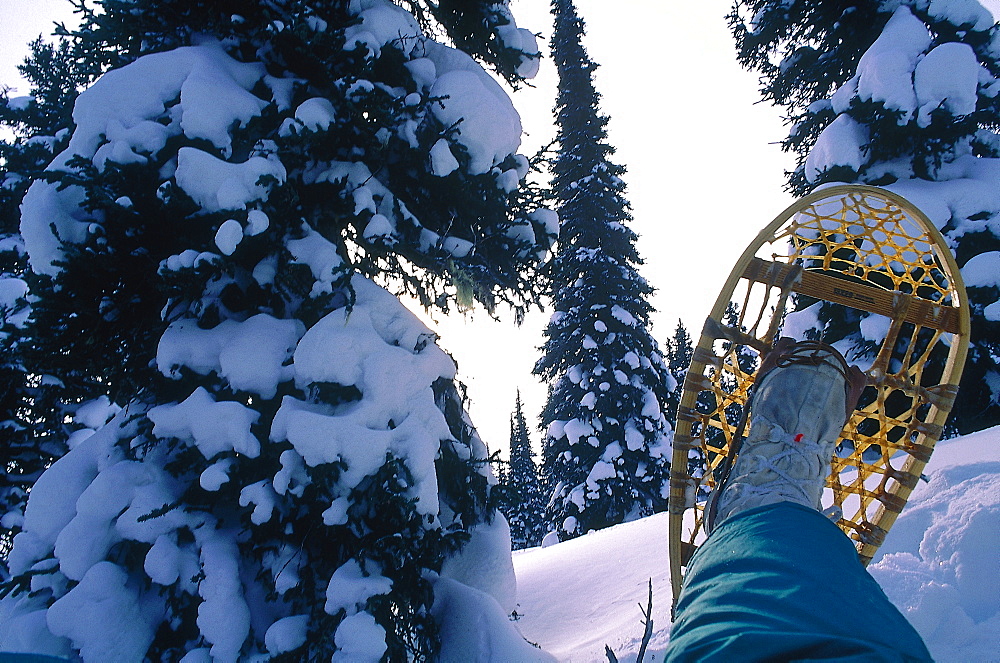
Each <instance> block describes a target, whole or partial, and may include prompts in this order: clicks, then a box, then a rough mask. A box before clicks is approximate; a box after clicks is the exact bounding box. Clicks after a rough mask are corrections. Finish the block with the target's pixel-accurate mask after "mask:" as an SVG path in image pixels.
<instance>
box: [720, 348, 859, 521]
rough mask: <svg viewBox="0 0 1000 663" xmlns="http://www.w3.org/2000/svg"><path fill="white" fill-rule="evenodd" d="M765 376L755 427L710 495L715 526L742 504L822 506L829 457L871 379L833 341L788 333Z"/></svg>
mask: <svg viewBox="0 0 1000 663" xmlns="http://www.w3.org/2000/svg"><path fill="white" fill-rule="evenodd" d="M760 375H761V376H762V377H760V378H759V379H758V382H757V384H756V385H755V387H754V391H753V394H752V396H751V397H750V402H749V403H748V404H747V407H748V409H749V421H750V431H749V434H747V435H746V437H745V439H743V440H742V442H740V441H737V443H736V444H734V445H733V450H732V451H731V452H730V457H729V458H727V460H726V462H725V463H724V465H723V470H722V477H721V478H720V479H719V480H718V481H717V487H716V489H715V490H714V491H713V492H712V494H711V495H710V496H709V500H708V505H707V506H706V509H705V513H706V517H705V526H706V531H707V532H709V533H711V531H712V530H713V529H714V528H715V527H716V526H717V525H718V524H719V523H722V522H723V521H724V520H726V519H727V518H730V517H732V516H733V515H735V514H737V513H739V512H740V511H744V510H746V509H752V508H754V507H758V506H764V505H767V504H775V503H777V502H794V503H796V504H802V505H804V506H808V507H812V508H814V509H817V510H819V509H821V505H820V498H821V497H822V494H823V485H824V480H825V479H826V476H827V474H829V472H830V458H831V456H832V455H833V451H834V448H835V447H836V445H837V440H838V439H839V437H840V431H841V430H843V428H844V424H845V423H846V422H847V419H848V417H849V415H850V412H851V411H853V410H854V407H855V405H856V404H857V401H858V397H859V396H860V394H861V390H862V389H863V388H864V384H865V376H864V374H863V373H862V372H861V371H860V370H858V369H857V368H856V367H853V366H848V364H847V362H846V361H845V360H844V358H843V356H841V354H840V353H839V352H837V350H835V349H834V348H833V347H831V346H829V345H826V344H823V343H816V342H813V341H799V342H796V341H794V340H792V339H788V338H782V339H781V340H779V341H778V343H777V344H776V345H775V347H774V349H773V350H772V351H771V352H770V353H769V354H768V355H767V357H765V359H764V361H763V363H762V365H761V369H760ZM734 454H735V462H733V458H734Z"/></svg>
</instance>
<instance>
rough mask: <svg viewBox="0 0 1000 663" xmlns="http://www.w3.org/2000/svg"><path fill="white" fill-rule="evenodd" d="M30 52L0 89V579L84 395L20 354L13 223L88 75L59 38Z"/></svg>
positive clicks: (21, 268) (65, 133)
mask: <svg viewBox="0 0 1000 663" xmlns="http://www.w3.org/2000/svg"><path fill="white" fill-rule="evenodd" d="M30 49H31V52H30V55H29V56H28V58H27V59H26V60H25V62H24V63H23V64H22V65H20V66H19V69H20V72H21V74H22V75H23V76H24V78H25V79H26V80H27V81H28V83H29V85H30V94H29V95H25V96H17V97H14V96H12V94H11V91H10V90H9V89H4V90H3V91H2V92H0V126H2V127H3V128H4V129H5V130H6V133H7V134H8V137H7V138H4V139H0V440H2V444H0V577H3V576H4V575H5V568H6V553H7V552H8V551H9V544H10V539H11V537H12V536H13V535H15V534H16V533H17V532H18V531H19V530H20V527H21V522H22V519H23V512H24V504H25V501H26V499H27V490H28V488H29V487H30V486H31V484H32V483H34V481H35V480H36V479H37V478H38V476H39V474H40V473H41V472H42V470H44V469H45V467H47V466H48V465H50V464H51V463H52V462H53V461H54V460H55V459H56V458H59V457H60V456H61V455H62V454H63V453H65V451H66V449H67V441H68V438H69V435H70V433H71V431H72V430H73V429H74V428H77V427H79V426H80V422H79V421H76V422H72V421H71V420H72V419H76V417H75V416H74V411H75V410H78V409H79V407H80V404H81V403H82V402H84V401H85V400H86V399H87V397H88V395H89V393H84V392H82V391H81V390H79V389H74V388H73V387H74V386H79V385H74V384H73V383H74V380H73V378H72V376H71V375H66V374H64V373H62V372H61V371H60V373H61V374H62V375H64V378H62V379H55V378H54V377H53V376H52V375H51V374H46V373H45V371H44V370H42V369H40V367H38V366H36V365H35V362H34V361H33V360H32V356H31V353H30V352H28V351H27V350H28V348H27V347H26V346H27V344H26V343H25V342H24V341H25V340H26V338H27V332H26V330H25V325H26V324H27V322H28V318H29V312H30V309H29V305H28V287H29V282H33V281H35V279H34V278H33V275H32V274H31V273H30V271H29V270H28V264H27V263H28V260H27V254H26V252H25V249H24V242H23V241H22V239H21V236H20V232H19V225H20V204H21V199H22V198H23V197H24V194H25V192H26V191H27V188H28V186H29V185H30V183H31V182H32V181H33V180H34V179H35V178H37V177H38V176H39V174H40V173H41V172H42V171H43V170H44V169H45V167H46V166H47V165H48V164H49V162H51V161H52V158H53V157H54V156H55V154H56V153H57V152H59V151H61V150H62V149H63V148H65V146H66V142H67V140H68V139H69V128H70V127H71V124H72V119H71V117H70V110H71V109H72V104H73V100H74V99H75V98H76V95H77V93H78V92H79V87H80V86H82V85H83V84H85V83H86V82H88V81H89V80H92V75H91V74H89V73H88V72H87V70H86V68H85V67H83V66H82V65H81V63H79V62H78V60H77V59H76V57H75V54H74V53H73V52H72V49H71V48H70V44H69V43H68V42H67V41H65V40H62V41H57V42H56V43H47V42H44V41H43V40H42V39H41V38H39V39H38V40H36V41H34V42H32V43H31V45H30ZM85 391H86V390H85ZM71 392H72V393H71ZM101 393H103V392H102V391H101V390H100V389H96V390H94V394H95V395H100V394H101ZM90 409H91V410H92V409H93V408H90ZM88 414H90V415H91V416H90V417H89V418H88V416H87V415H88ZM93 414H94V413H93V412H89V413H88V412H87V411H84V412H83V413H82V414H81V416H80V417H79V419H81V420H82V419H88V421H91V420H93V419H94V416H93ZM91 422H92V421H91ZM100 423H103V421H102V422H100Z"/></svg>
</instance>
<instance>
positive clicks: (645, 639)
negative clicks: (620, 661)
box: [635, 578, 653, 663]
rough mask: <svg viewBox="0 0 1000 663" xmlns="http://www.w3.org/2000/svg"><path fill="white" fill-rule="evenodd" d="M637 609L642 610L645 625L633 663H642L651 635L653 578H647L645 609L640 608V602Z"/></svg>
mask: <svg viewBox="0 0 1000 663" xmlns="http://www.w3.org/2000/svg"><path fill="white" fill-rule="evenodd" d="M639 611H640V612H642V616H643V617H645V620H644V621H643V622H642V624H643V626H645V627H646V628H645V630H644V631H643V632H642V645H640V646H639V655H638V656H637V657H636V659H635V663H642V659H643V657H644V656H645V655H646V647H648V646H649V640H650V638H652V637H653V579H652V578H650V579H649V602H648V603H647V605H646V609H645V610H643V609H642V604H641V603H640V604H639Z"/></svg>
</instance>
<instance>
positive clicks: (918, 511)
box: [514, 427, 1000, 663]
mask: <svg viewBox="0 0 1000 663" xmlns="http://www.w3.org/2000/svg"><path fill="white" fill-rule="evenodd" d="M924 474H925V475H926V476H927V477H928V479H929V481H928V482H926V483H923V482H922V483H921V484H920V485H919V486H918V487H917V488H916V489H915V490H914V493H913V495H912V497H911V498H910V501H909V504H908V505H907V507H906V509H905V510H904V511H903V514H902V515H901V516H900V517H899V519H898V520H897V521H896V524H895V526H894V527H893V529H892V530H891V531H890V533H889V536H888V538H887V540H886V542H885V544H884V545H883V546H882V548H881V550H880V551H879V555H878V556H877V557H876V559H875V560H874V562H873V563H872V565H871V566H870V567H869V570H870V571H871V573H872V575H873V576H874V577H875V579H876V580H878V582H879V583H880V584H881V585H882V588H883V589H884V590H885V592H886V594H887V595H888V596H889V598H890V599H892V601H893V602H894V603H895V604H896V605H897V606H898V607H899V608H900V609H901V610H902V611H903V613H904V614H906V616H907V617H908V618H909V620H910V621H911V622H912V623H913V625H914V626H915V627H916V628H917V630H918V631H919V632H920V634H921V635H922V636H923V637H924V640H925V641H926V643H927V646H928V648H929V649H930V651H931V654H932V655H933V656H934V658H935V659H936V660H938V661H942V662H947V661H956V662H957V661H988V660H996V659H997V658H998V657H1000V427H997V428H991V429H989V430H985V431H981V432H979V433H975V434H972V435H967V436H965V437H960V438H955V439H952V440H946V441H943V442H940V443H938V446H937V449H936V450H935V452H934V456H933V457H932V459H931V462H930V463H929V464H928V466H927V469H926V470H925V472H924ZM666 531H667V516H666V514H659V515H656V516H652V517H650V518H645V519H642V520H638V521H635V522H631V523H626V524H624V525H619V526H617V527H612V528H609V529H606V530H603V531H600V532H595V533H592V534H588V535H586V536H583V537H580V538H578V539H575V540H572V541H567V542H565V543H559V544H557V545H554V546H549V547H548V548H532V549H530V550H525V551H520V552H516V553H515V554H514V568H515V571H516V573H517V580H518V608H517V610H518V613H519V614H520V619H519V621H518V627H519V628H520V630H521V632H522V633H523V634H524V636H525V637H526V638H527V639H528V640H529V641H531V642H533V643H536V644H538V645H539V646H540V647H542V648H543V649H545V650H546V651H548V652H550V653H552V654H554V655H555V656H557V657H558V658H559V660H561V661H565V662H567V663H589V662H591V661H593V662H597V661H607V657H606V655H605V653H604V647H605V645H609V646H610V647H611V649H612V650H614V652H615V654H616V656H617V657H618V659H619V660H620V661H622V662H623V663H624V662H626V661H635V657H636V654H637V652H638V649H639V644H640V640H641V636H642V630H643V627H642V623H641V620H642V613H641V612H640V609H639V604H640V603H641V604H642V605H643V606H645V605H646V599H647V593H648V583H649V580H650V578H651V579H652V581H653V623H654V629H655V635H654V636H653V639H652V641H651V644H650V647H649V651H648V653H647V654H648V655H647V657H646V659H645V660H646V661H660V660H662V653H663V650H664V648H665V646H666V642H667V640H668V639H669V630H670V617H669V606H670V574H669V570H668V563H667V536H666Z"/></svg>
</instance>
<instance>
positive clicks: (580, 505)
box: [535, 0, 669, 538]
mask: <svg viewBox="0 0 1000 663" xmlns="http://www.w3.org/2000/svg"><path fill="white" fill-rule="evenodd" d="M552 6H553V9H554V12H555V16H556V21H555V32H554V33H553V38H552V53H553V58H554V60H555V63H556V67H557V71H558V73H559V93H558V99H557V103H556V112H557V121H558V142H559V149H558V156H557V157H556V159H555V162H554V165H553V188H554V190H555V194H556V197H557V200H558V204H559V216H560V241H559V248H558V252H557V254H556V256H555V257H554V259H553V260H552V262H551V264H550V265H548V268H549V273H550V275H551V278H552V281H553V291H552V300H553V308H554V309H555V313H554V314H553V316H552V319H551V321H550V322H549V325H548V327H547V328H546V330H545V336H546V341H545V344H544V346H543V348H542V351H543V355H542V357H541V358H540V359H539V360H538V362H537V364H536V365H535V373H536V374H537V375H540V376H541V377H542V378H544V379H545V380H547V381H548V382H549V396H548V400H547V403H546V405H545V409H544V410H543V412H542V415H541V425H542V429H543V430H544V431H545V432H546V439H545V442H544V447H543V468H544V470H543V472H544V475H545V479H546V482H547V486H548V488H549V489H550V490H551V491H552V497H551V499H550V500H549V506H548V510H547V513H546V518H547V519H548V521H549V523H550V528H551V529H554V530H557V531H559V533H560V536H561V537H563V538H567V537H573V536H578V535H580V534H583V533H585V532H587V531H589V530H592V529H600V528H602V527H607V526H609V525H613V524H616V523H620V522H623V521H626V520H630V519H634V518H638V517H640V516H643V515H648V514H650V513H653V512H655V511H659V510H662V509H663V508H665V505H666V495H667V490H666V482H667V467H668V458H667V451H668V450H667V446H668V445H667V436H668V433H669V424H667V422H666V420H665V419H664V414H663V410H662V408H663V407H664V404H665V402H666V399H667V393H668V391H669V390H668V388H667V379H668V378H667V366H666V364H665V362H664V361H663V357H662V356H661V354H660V351H659V348H658V347H657V344H656V341H655V340H654V339H653V338H652V336H651V335H650V334H649V331H648V327H649V316H650V313H651V312H652V307H651V306H650V304H649V301H648V298H649V297H650V296H651V294H652V292H653V289H652V287H651V286H650V285H649V284H648V283H647V282H646V281H645V279H643V278H642V277H641V276H640V275H639V274H638V272H637V267H638V265H640V264H641V262H642V261H641V259H640V258H639V255H638V253H637V252H636V250H635V239H636V235H635V233H634V232H633V231H632V230H630V229H629V228H628V225H627V224H628V222H629V221H630V220H631V214H630V206H629V203H628V201H627V200H626V198H625V196H624V190H625V184H624V182H623V181H622V180H621V176H622V175H623V173H624V169H623V168H622V167H621V166H619V165H616V164H614V163H613V162H612V161H611V160H610V159H611V157H612V155H613V153H614V149H613V148H612V147H611V146H610V145H609V144H608V142H607V129H606V125H607V118H606V117H604V116H602V115H601V114H600V113H599V111H598V100H599V95H598V93H597V90H596V89H595V88H594V83H593V71H594V68H595V66H596V65H595V64H594V63H593V61H592V60H591V59H590V57H589V56H588V55H587V53H586V51H585V50H584V48H583V45H582V43H581V38H582V37H583V34H584V27H583V22H582V21H581V20H580V18H579V17H578V16H577V12H576V8H575V7H574V5H573V3H572V2H571V1H569V0H554V2H553V3H552Z"/></svg>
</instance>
